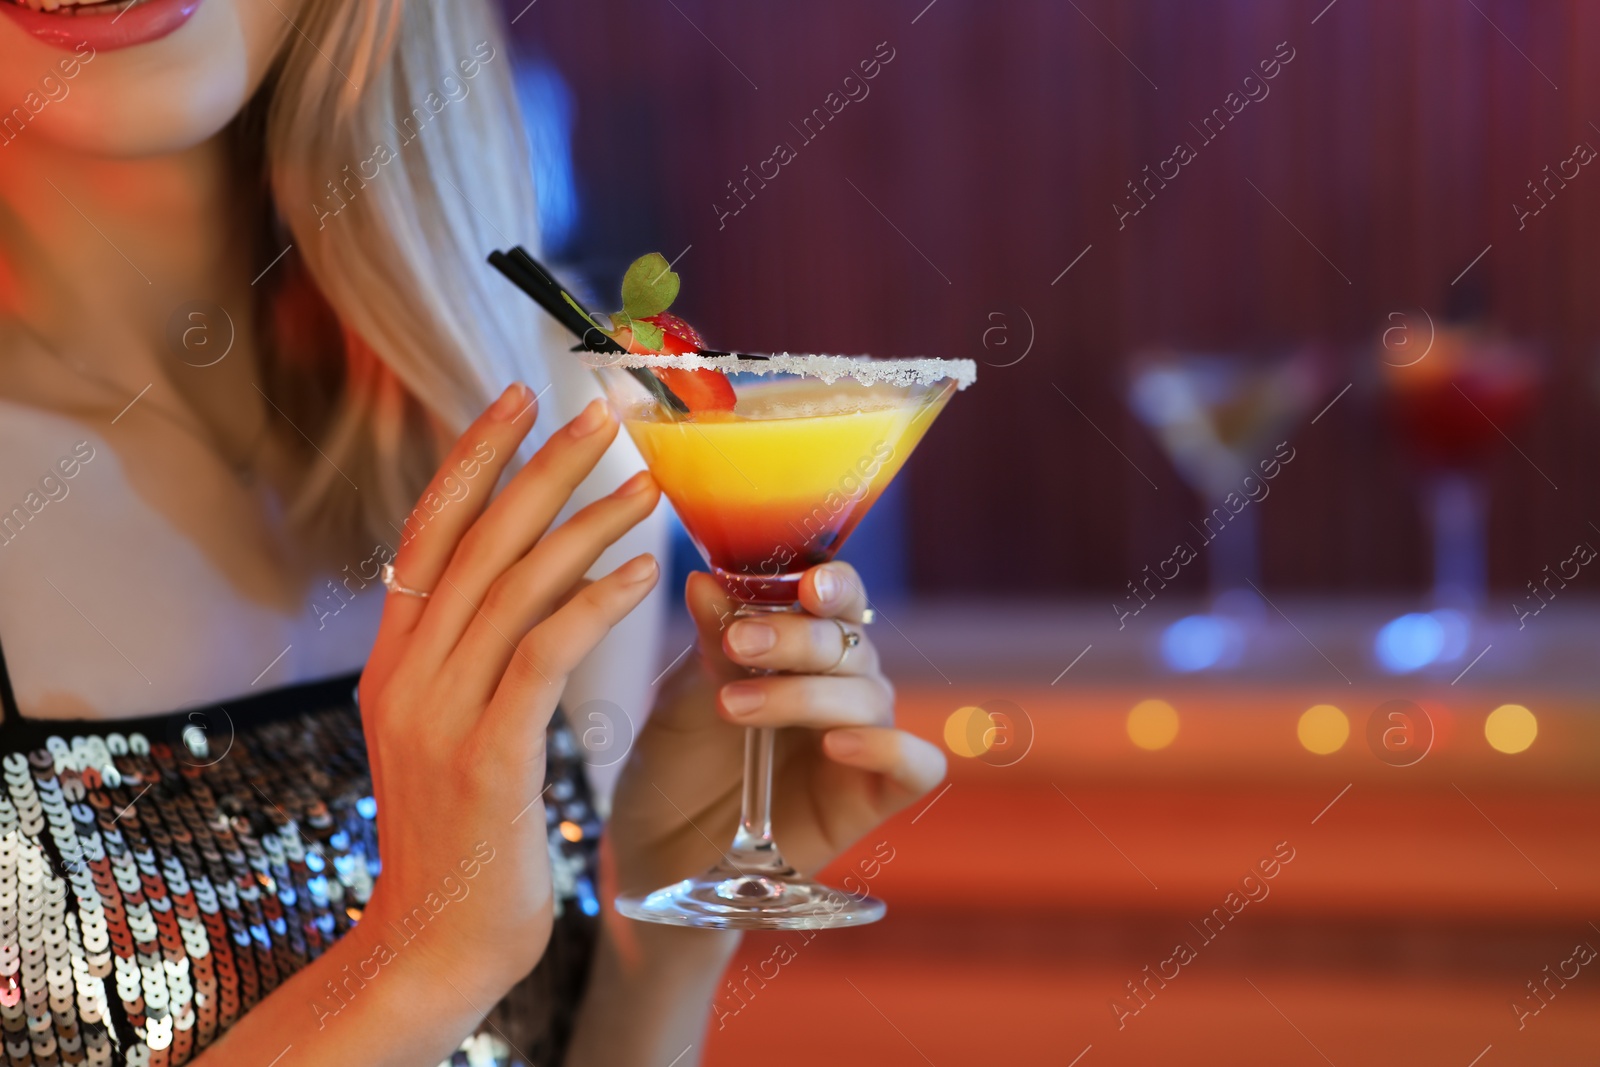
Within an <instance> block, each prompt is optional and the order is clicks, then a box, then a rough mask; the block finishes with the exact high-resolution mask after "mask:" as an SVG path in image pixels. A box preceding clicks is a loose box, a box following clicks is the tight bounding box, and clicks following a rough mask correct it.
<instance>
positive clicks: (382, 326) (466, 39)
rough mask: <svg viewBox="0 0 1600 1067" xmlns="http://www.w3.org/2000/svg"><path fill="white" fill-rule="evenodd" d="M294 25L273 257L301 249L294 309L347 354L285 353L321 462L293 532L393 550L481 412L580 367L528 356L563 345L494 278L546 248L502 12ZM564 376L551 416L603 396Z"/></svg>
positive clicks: (315, 462) (421, 5)
mask: <svg viewBox="0 0 1600 1067" xmlns="http://www.w3.org/2000/svg"><path fill="white" fill-rule="evenodd" d="M295 24H296V25H295V30H296V31H298V32H293V31H291V32H288V34H287V37H286V43H285V46H284V50H283V52H282V54H281V57H280V62H279V65H278V66H277V68H276V69H275V71H274V73H273V74H272V75H271V77H270V79H269V81H268V83H267V84H266V85H265V86H264V87H263V89H262V92H261V95H260V97H259V98H258V100H257V102H256V104H255V105H253V107H252V111H253V112H254V116H255V117H254V119H253V122H254V124H255V126H256V127H257V128H256V129H255V130H253V131H247V132H246V134H245V136H246V137H247V138H256V140H255V144H256V145H258V146H259V151H260V152H261V153H262V155H261V159H260V163H261V166H262V167H263V168H264V170H265V173H266V175H267V177H268V179H269V181H270V197H271V201H272V205H273V207H274V208H275V216H276V219H277V220H278V222H279V223H280V224H281V227H282V229H283V230H286V232H280V233H279V235H278V240H277V241H276V243H274V242H272V241H270V240H269V241H267V242H266V250H265V255H266V256H267V257H270V256H271V255H273V254H276V252H277V251H278V249H280V248H281V247H282V246H283V245H284V244H286V243H292V244H293V253H292V256H291V259H292V258H293V257H298V263H299V264H303V268H302V267H301V266H299V265H297V264H296V263H294V262H290V263H289V264H288V265H287V266H286V265H284V264H279V265H278V267H277V268H276V272H275V273H276V274H277V281H276V284H277V285H278V286H279V290H278V291H279V292H280V293H282V292H283V291H284V290H285V287H292V286H293V285H294V284H295V278H296V277H297V272H299V271H301V270H303V272H304V273H303V274H300V275H299V277H300V279H301V284H304V282H305V279H306V277H307V276H308V277H309V281H310V282H311V283H312V284H314V286H315V289H316V290H317V291H318V292H319V293H320V295H321V297H322V299H323V300H325V301H326V303H327V305H328V307H329V308H331V310H332V312H333V314H334V315H335V316H336V317H337V320H338V326H337V328H335V330H334V331H331V332H335V333H337V334H339V335H340V336H335V337H332V338H331V339H328V340H331V341H332V342H333V344H332V345H325V350H324V351H323V352H320V353H319V352H315V351H313V352H310V353H307V352H305V351H303V350H301V351H296V350H295V349H296V345H295V344H293V343H290V340H294V341H301V342H303V341H304V339H303V338H296V339H285V338H283V337H279V338H278V339H277V340H278V343H277V344H276V345H274V344H272V343H270V341H271V339H270V338H269V344H268V345H267V351H268V355H267V357H266V358H267V360H268V361H269V366H268V368H267V373H266V374H265V375H264V378H265V382H266V385H267V388H266V390H265V391H266V393H267V395H268V396H269V398H271V399H272V400H273V401H274V403H276V404H277V405H278V406H279V408H280V410H282V411H284V413H285V414H286V415H288V416H289V418H290V421H292V422H294V423H295V424H296V426H297V427H298V428H299V429H300V430H301V431H302V432H303V433H304V434H305V435H306V437H308V438H310V439H311V440H313V441H314V442H315V450H316V453H315V454H311V453H310V452H309V450H308V451H307V455H306V457H305V465H304V468H305V474H304V477H303V478H302V479H301V480H300V484H299V486H298V488H297V490H296V492H295V494H294V495H293V496H292V497H291V498H290V499H289V501H288V502H287V503H288V518H289V521H290V523H291V524H292V525H293V526H294V527H295V528H296V529H298V530H301V531H302V532H306V533H308V534H309V535H310V540H311V541H312V542H313V543H321V544H326V545H337V546H339V548H340V549H341V550H342V549H344V548H346V547H354V546H355V545H357V544H358V543H364V544H366V545H369V546H370V545H371V544H372V540H373V539H374V538H376V539H378V540H380V541H384V542H386V543H389V544H396V543H398V538H399V537H400V536H401V535H400V533H399V527H400V525H401V523H403V521H404V516H405V515H406V513H407V512H408V511H409V510H410V509H411V507H412V506H413V504H414V502H415V499H416V496H417V494H418V493H419V492H420V491H421V489H422V487H423V486H424V485H425V484H426V482H427V479H428V477H429V476H430V475H431V474H432V473H433V470H434V467H435V465H436V463H437V462H438V459H439V457H440V454H441V452H442V450H443V448H444V447H445V445H446V444H447V443H448V442H449V441H450V440H452V439H453V438H454V437H455V436H456V435H457V434H459V433H460V432H461V430H462V429H463V428H464V427H465V426H466V424H467V423H468V422H469V421H470V420H471V419H472V418H473V417H475V416H476V415H477V414H478V413H479V412H480V411H481V410H482V408H483V406H484V405H485V404H486V403H487V402H488V401H489V400H490V399H492V397H493V396H494V395H496V394H497V393H498V392H499V390H500V389H502V388H503V387H504V386H505V385H506V384H507V383H509V382H511V381H513V380H523V381H527V382H529V384H530V385H532V386H533V387H534V389H535V390H536V391H537V390H539V389H540V388H542V387H543V386H544V385H545V384H546V383H548V382H550V380H551V378H550V375H551V371H552V370H556V369H557V368H555V367H554V366H553V364H554V363H556V362H560V363H566V362H572V363H576V362H577V361H576V360H575V359H574V360H570V361H569V360H559V361H552V360H543V359H539V358H538V356H537V355H533V358H531V359H530V358H526V357H521V356H520V354H521V353H530V354H532V353H534V352H535V350H545V349H548V347H549V346H550V345H551V344H552V343H556V342H557V340H558V339H557V338H556V337H555V336H554V332H553V327H552V326H551V324H550V323H549V322H548V321H547V320H545V319H544V316H543V315H542V313H540V312H539V311H538V309H537V308H536V307H535V306H534V305H533V304H532V303H531V302H529V301H528V300H527V299H526V298H524V297H523V296H521V295H520V294H518V293H517V292H515V291H514V290H513V289H512V288H511V287H510V286H509V284H508V283H505V282H504V281H503V280H501V279H500V278H499V277H498V275H495V274H494V273H493V271H492V269H491V268H489V267H488V266H487V265H486V263H485V256H486V255H487V253H488V251H489V250H490V249H492V248H497V247H504V246H506V245H510V244H518V243H521V244H526V245H528V246H530V247H536V237H537V234H536V230H535V199H534V191H533V185H532V179H531V174H530V160H529V154H528V146H527V141H526V138H525V134H524V130H523V127H522V123H521V117H520V115H519V113H518V108H517V103H516V98H515V94H514V91H513V81H512V76H511V73H512V72H511V57H510V56H509V55H508V54H507V49H506V46H505V43H504V41H503V39H502V36H501V33H500V29H499V25H498V21H497V16H496V14H495V13H494V11H493V9H492V7H491V5H490V3H489V2H488V0H448V2H447V0H308V2H307V3H306V4H305V6H304V7H303V8H302V10H301V11H300V12H299V13H298V14H297V17H296V19H295ZM243 121H245V122H251V121H252V120H251V119H250V117H249V116H247V117H246V119H245V120H243ZM271 276H272V275H270V274H269V277H271ZM269 322H270V320H269ZM329 332H330V331H324V337H325V338H326V335H327V334H328V333H329ZM579 373H580V377H581V371H580V372H579ZM560 376H562V377H566V378H567V379H568V385H569V387H568V388H567V389H563V390H557V391H556V392H557V396H556V397H554V398H552V397H547V398H546V400H547V401H548V400H550V399H558V400H559V399H560V398H561V395H562V394H567V396H568V397H569V398H571V394H572V393H573V392H574V391H576V392H577V393H579V394H584V393H590V392H592V391H593V388H594V387H593V385H592V384H589V385H587V387H585V385H583V384H580V383H578V382H576V381H575V380H574V379H572V378H571V377H570V371H569V372H567V373H566V374H562V375H560ZM560 406H561V407H571V406H572V405H571V403H570V399H569V402H568V403H566V404H561V405H560ZM546 407H547V409H548V404H547V405H546ZM551 414H552V415H558V414H560V412H551ZM540 421H541V424H544V425H547V424H548V422H547V420H545V419H544V418H541V420H540ZM302 443H303V442H302ZM352 486H353V487H354V489H352Z"/></svg>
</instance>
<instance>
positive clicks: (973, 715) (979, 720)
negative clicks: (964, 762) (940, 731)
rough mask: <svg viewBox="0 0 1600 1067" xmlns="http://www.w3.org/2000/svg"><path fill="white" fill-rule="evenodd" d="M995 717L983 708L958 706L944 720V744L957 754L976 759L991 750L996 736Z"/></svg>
mask: <svg viewBox="0 0 1600 1067" xmlns="http://www.w3.org/2000/svg"><path fill="white" fill-rule="evenodd" d="M995 733H996V730H995V723H994V718H993V717H992V716H991V715H990V714H989V713H988V712H987V711H984V710H983V709H982V708H979V707H965V708H957V709H956V710H955V711H952V712H951V713H950V717H949V718H947V719H945V721H944V746H945V747H946V748H948V749H949V750H950V751H951V752H953V753H955V754H956V755H957V756H963V757H965V758H967V759H975V758H977V757H978V756H981V755H983V754H984V753H985V752H987V751H989V746H990V745H992V744H994V738H995Z"/></svg>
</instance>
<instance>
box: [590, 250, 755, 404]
mask: <svg viewBox="0 0 1600 1067" xmlns="http://www.w3.org/2000/svg"><path fill="white" fill-rule="evenodd" d="M677 296H678V276H677V275H676V274H674V273H673V272H672V271H671V269H670V264H668V263H667V261H666V259H665V257H663V256H661V255H660V254H659V253H655V252H652V253H651V254H650V255H648V256H643V257H641V258H639V259H637V260H634V262H633V265H632V266H630V267H629V268H628V273H627V274H626V275H624V276H623V279H622V307H623V310H621V311H619V312H617V313H616V314H614V315H612V316H611V325H612V328H611V330H610V331H609V333H610V336H611V338H612V339H613V340H615V341H616V342H617V343H618V344H620V345H622V347H623V348H625V349H627V350H628V351H629V352H642V353H650V354H661V355H669V356H680V355H689V354H692V353H695V352H699V351H700V350H701V348H703V347H704V345H705V342H704V341H703V340H702V339H701V337H700V334H699V332H698V331H696V330H695V328H694V327H693V326H690V325H689V324H688V323H687V322H685V321H683V320H682V319H681V318H679V317H678V316H676V315H672V314H668V312H667V308H668V307H670V306H671V304H672V302H673V300H675V299H677ZM650 371H651V373H652V374H654V375H655V376H656V377H657V378H658V379H660V380H661V382H662V383H663V384H664V385H666V387H667V388H668V389H670V390H672V392H673V393H674V394H675V395H676V396H677V397H678V399H680V400H682V401H683V402H684V404H686V405H687V406H688V408H689V410H690V412H697V411H732V410H733V408H734V403H735V400H736V398H735V396H734V393H733V386H732V385H731V384H729V382H728V378H727V376H726V375H724V374H722V373H721V372H720V371H714V370H680V369H678V368H675V367H673V368H668V367H652V368H650Z"/></svg>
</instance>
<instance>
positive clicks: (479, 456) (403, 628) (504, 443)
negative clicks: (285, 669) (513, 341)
mask: <svg viewBox="0 0 1600 1067" xmlns="http://www.w3.org/2000/svg"><path fill="white" fill-rule="evenodd" d="M536 407H537V404H536V402H535V399H534V396H533V392H532V390H530V389H529V388H528V387H527V386H526V385H523V384H522V383H521V382H517V383H515V384H513V385H511V386H509V387H508V388H507V389H506V391H505V392H503V393H501V394H500V397H499V399H497V400H496V401H495V402H494V403H493V404H491V405H489V407H488V409H487V410H486V411H484V413H483V414H482V415H480V416H479V417H478V418H477V420H476V421H475V422H473V424H472V425H471V426H469V427H467V430H466V432H465V433H463V434H462V435H461V436H460V437H459V438H457V440H456V443H455V444H454V445H452V446H451V448H450V453H449V455H447V456H446V457H445V459H444V462H443V463H442V464H440V466H439V470H438V471H437V472H436V473H435V474H434V476H433V480H432V481H431V482H429V483H428V488H427V489H426V490H424V491H423V493H422V496H421V498H420V499H419V500H418V501H417V506H416V507H415V508H414V509H412V511H411V514H409V515H407V516H406V519H405V521H404V522H403V523H401V524H400V550H399V552H398V554H397V555H396V557H395V559H394V569H395V575H396V577H397V578H398V579H399V581H400V583H401V584H402V585H405V586H407V587H408V588H411V589H418V590H421V591H423V592H431V591H432V590H433V589H434V588H435V587H436V586H438V584H439V579H440V577H441V576H442V575H443V574H444V572H445V568H446V567H447V566H449V564H450V558H451V556H452V555H453V554H454V552H455V551H456V545H457V544H458V543H459V542H460V540H461V538H462V536H463V535H464V534H465V533H466V531H467V530H468V528H470V527H471V526H472V524H473V521H474V520H475V519H477V517H478V516H479V515H480V514H482V513H483V510H484V507H485V505H486V504H487V503H488V502H489V497H490V496H491V495H492V494H493V492H494V487H495V484H496V483H497V482H498V481H499V480H500V474H501V472H502V471H504V470H505V468H506V464H507V463H509V462H510V461H511V457H512V456H513V455H515V454H516V450H517V445H518V444H519V443H520V442H521V441H522V439H523V438H524V437H526V436H527V433H528V431H529V430H530V429H532V428H533V421H534V411H535V408H536ZM428 607H429V601H428V600H425V599H423V598H422V597H414V596H405V595H394V594H391V595H390V596H389V599H388V601H387V602H386V603H385V604H384V613H383V623H382V627H381V630H382V633H380V640H382V637H383V635H384V634H406V633H410V632H411V630H412V629H413V628H414V627H415V626H416V625H417V622H418V620H420V619H421V618H422V616H423V614H424V612H425V609H426V608H428Z"/></svg>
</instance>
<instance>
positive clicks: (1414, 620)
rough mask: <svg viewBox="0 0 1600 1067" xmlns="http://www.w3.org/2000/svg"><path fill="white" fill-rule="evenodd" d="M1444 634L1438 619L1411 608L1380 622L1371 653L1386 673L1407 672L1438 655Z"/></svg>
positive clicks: (1440, 651) (1418, 667)
mask: <svg viewBox="0 0 1600 1067" xmlns="http://www.w3.org/2000/svg"><path fill="white" fill-rule="evenodd" d="M1445 636H1446V635H1445V628H1444V626H1443V625H1441V624H1440V622H1439V620H1438V619H1436V618H1434V617H1433V616H1432V615H1424V614H1422V613H1421V612H1412V613H1411V614H1409V615H1402V616H1400V617H1399V618H1397V619H1390V620H1389V621H1388V622H1387V623H1385V624H1384V626H1383V629H1381V630H1379V631H1378V639H1377V641H1375V642H1374V644H1373V653H1374V654H1375V655H1376V656H1377V657H1378V663H1379V665H1380V666H1382V667H1383V669H1384V670H1386V671H1388V672H1389V673H1390V674H1409V673H1411V672H1412V671H1420V670H1421V669H1422V668H1424V667H1426V666H1427V665H1428V664H1430V663H1432V662H1434V661H1435V660H1437V659H1438V658H1439V656H1440V654H1441V653H1443V652H1444V646H1445Z"/></svg>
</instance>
